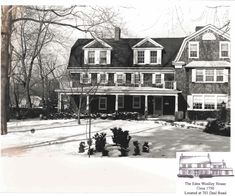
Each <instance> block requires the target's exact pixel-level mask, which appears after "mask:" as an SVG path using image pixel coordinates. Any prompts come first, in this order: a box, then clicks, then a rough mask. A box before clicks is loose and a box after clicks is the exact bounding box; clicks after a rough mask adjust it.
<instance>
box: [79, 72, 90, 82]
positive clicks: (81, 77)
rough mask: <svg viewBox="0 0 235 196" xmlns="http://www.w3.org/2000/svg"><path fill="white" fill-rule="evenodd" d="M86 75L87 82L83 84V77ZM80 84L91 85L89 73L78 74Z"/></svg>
mask: <svg viewBox="0 0 235 196" xmlns="http://www.w3.org/2000/svg"><path fill="white" fill-rule="evenodd" d="M85 74H88V82H87V83H83V75H85ZM80 83H81V84H90V83H91V73H87V72H82V73H80Z"/></svg>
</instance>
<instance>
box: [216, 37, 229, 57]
mask: <svg viewBox="0 0 235 196" xmlns="http://www.w3.org/2000/svg"><path fill="white" fill-rule="evenodd" d="M222 44H228V56H222V55H221V45H222ZM219 58H221V59H226V58H230V42H228V41H220V42H219Z"/></svg>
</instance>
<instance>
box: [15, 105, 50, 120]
mask: <svg viewBox="0 0 235 196" xmlns="http://www.w3.org/2000/svg"><path fill="white" fill-rule="evenodd" d="M40 114H43V115H45V114H46V110H45V109H43V108H18V109H17V108H10V118H11V119H27V118H38V117H39V116H40Z"/></svg>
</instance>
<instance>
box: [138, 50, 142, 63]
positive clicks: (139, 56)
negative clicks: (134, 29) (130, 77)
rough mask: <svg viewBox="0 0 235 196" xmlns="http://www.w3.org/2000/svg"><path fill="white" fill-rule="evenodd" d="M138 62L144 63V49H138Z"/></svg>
mask: <svg viewBox="0 0 235 196" xmlns="http://www.w3.org/2000/svg"><path fill="white" fill-rule="evenodd" d="M137 58H138V63H144V51H143V50H140V51H138V57H137Z"/></svg>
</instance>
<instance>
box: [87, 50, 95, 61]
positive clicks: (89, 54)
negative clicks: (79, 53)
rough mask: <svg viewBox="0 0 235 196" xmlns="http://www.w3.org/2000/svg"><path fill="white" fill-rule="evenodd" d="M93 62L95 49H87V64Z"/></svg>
mask: <svg viewBox="0 0 235 196" xmlns="http://www.w3.org/2000/svg"><path fill="white" fill-rule="evenodd" d="M94 63H95V51H88V64H94Z"/></svg>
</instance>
